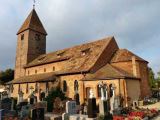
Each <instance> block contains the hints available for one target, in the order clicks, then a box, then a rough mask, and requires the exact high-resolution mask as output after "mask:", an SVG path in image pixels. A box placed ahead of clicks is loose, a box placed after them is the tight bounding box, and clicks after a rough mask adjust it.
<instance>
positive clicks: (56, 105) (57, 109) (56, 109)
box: [53, 97, 62, 114]
mask: <svg viewBox="0 0 160 120" xmlns="http://www.w3.org/2000/svg"><path fill="white" fill-rule="evenodd" d="M61 104H62V101H61V99H60V98H59V97H56V98H55V100H54V103H53V108H54V109H53V113H55V114H56V113H61V107H62V105H61Z"/></svg>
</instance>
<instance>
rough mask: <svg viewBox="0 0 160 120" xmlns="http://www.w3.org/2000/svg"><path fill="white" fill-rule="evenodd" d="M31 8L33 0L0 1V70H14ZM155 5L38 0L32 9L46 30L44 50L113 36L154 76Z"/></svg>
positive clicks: (136, 0) (156, 55) (158, 27)
mask: <svg viewBox="0 0 160 120" xmlns="http://www.w3.org/2000/svg"><path fill="white" fill-rule="evenodd" d="M32 4H33V2H32V0H30V1H26V0H14V1H11V0H5V1H0V15H1V16H3V17H1V18H0V26H1V27H0V35H1V39H0V42H1V44H0V55H1V57H0V67H1V68H0V69H5V68H7V67H13V66H14V62H13V61H14V59H15V51H16V35H15V34H16V32H17V31H18V29H19V28H20V26H21V24H22V23H23V21H24V19H25V18H26V17H27V15H28V14H29V12H30V11H31V9H32ZM159 6H160V1H159V0H154V1H153V0H152V1H151V0H150V1H146V0H141V1H140V0H134V1H129V0H120V1H117V0H47V1H44V0H38V1H37V3H36V11H37V13H38V14H39V17H40V18H41V21H42V22H43V24H44V26H45V28H46V30H47V32H48V36H47V51H48V52H51V51H54V50H57V49H62V48H65V47H70V46H73V45H76V44H81V43H83V42H87V41H92V40H96V39H99V38H103V37H106V36H109V35H112V36H113V35H114V36H115V38H116V40H117V42H118V44H119V46H120V47H121V48H127V49H129V50H131V51H133V52H134V53H136V54H138V55H139V56H141V57H142V58H144V59H146V60H148V61H149V62H150V64H149V65H150V66H151V67H153V68H154V70H155V72H157V71H158V70H160V64H158V60H159V58H160V56H159V53H158V51H160V50H159V48H160V44H158V43H159V42H160V39H159V38H160V37H159V36H160V35H159V31H160V24H159V20H160V14H159V9H160V8H159ZM4 51H5V53H4Z"/></svg>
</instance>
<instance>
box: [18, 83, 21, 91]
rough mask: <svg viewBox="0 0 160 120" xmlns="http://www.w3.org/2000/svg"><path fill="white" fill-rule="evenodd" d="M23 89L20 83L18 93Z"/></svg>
mask: <svg viewBox="0 0 160 120" xmlns="http://www.w3.org/2000/svg"><path fill="white" fill-rule="evenodd" d="M20 91H21V85H20V84H19V85H18V93H19V92H20Z"/></svg>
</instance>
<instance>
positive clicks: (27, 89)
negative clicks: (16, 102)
mask: <svg viewBox="0 0 160 120" xmlns="http://www.w3.org/2000/svg"><path fill="white" fill-rule="evenodd" d="M28 91H29V88H28V83H27V85H26V93H28Z"/></svg>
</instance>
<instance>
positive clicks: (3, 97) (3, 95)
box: [2, 91, 8, 100]
mask: <svg viewBox="0 0 160 120" xmlns="http://www.w3.org/2000/svg"><path fill="white" fill-rule="evenodd" d="M6 98H8V93H7V91H3V92H2V100H3V99H6Z"/></svg>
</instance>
